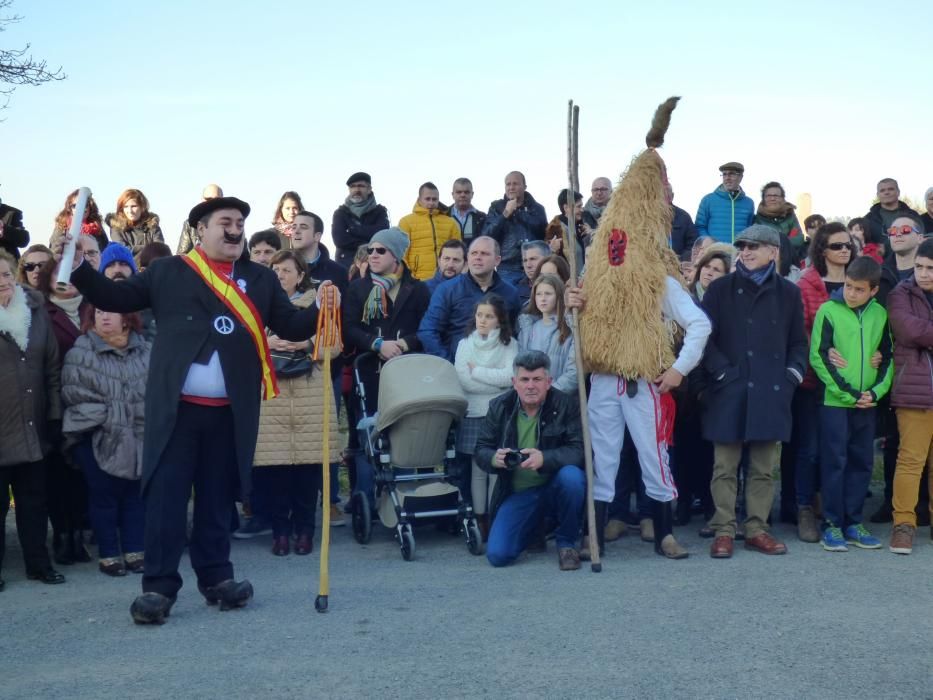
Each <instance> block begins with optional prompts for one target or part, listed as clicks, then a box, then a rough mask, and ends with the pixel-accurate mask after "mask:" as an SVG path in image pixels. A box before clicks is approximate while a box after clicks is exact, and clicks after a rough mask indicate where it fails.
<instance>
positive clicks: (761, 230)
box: [735, 224, 781, 248]
mask: <svg viewBox="0 0 933 700" xmlns="http://www.w3.org/2000/svg"><path fill="white" fill-rule="evenodd" d="M739 241H748V242H749V243H761V244H762V245H773V246H774V247H775V248H780V247H781V234H780V232H779V231H778V230H777V229H776V228H771V227H770V226H765V225H764V224H752V225H751V226H749V227H748V228H747V229H745V230H744V231H742V233H740V234H739V235H738V236H736V237H735V242H736V243H738V242H739Z"/></svg>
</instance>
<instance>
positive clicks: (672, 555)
mask: <svg viewBox="0 0 933 700" xmlns="http://www.w3.org/2000/svg"><path fill="white" fill-rule="evenodd" d="M651 519H652V521H654V551H655V552H656V553H658V554H660V555H661V556H662V557H667V558H668V559H686V558H687V556H688V552H687V550H685V549H684V548H683V547H681V546H680V545H679V544H678V543H677V540H676V539H674V513H673V508H671V503H670V501H667V502H665V503H662V502H661V501H655V500H652V501H651ZM665 540H666V541H665Z"/></svg>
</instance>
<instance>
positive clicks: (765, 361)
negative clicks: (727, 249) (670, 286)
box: [691, 273, 808, 443]
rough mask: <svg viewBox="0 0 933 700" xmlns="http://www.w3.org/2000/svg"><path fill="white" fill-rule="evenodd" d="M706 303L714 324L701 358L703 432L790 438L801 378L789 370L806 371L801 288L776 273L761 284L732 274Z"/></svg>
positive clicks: (720, 436)
mask: <svg viewBox="0 0 933 700" xmlns="http://www.w3.org/2000/svg"><path fill="white" fill-rule="evenodd" d="M703 309H704V310H705V311H706V313H707V314H708V315H709V317H710V320H711V321H712V323H713V332H712V334H711V335H710V337H709V340H708V341H707V343H706V352H705V354H704V356H703V361H702V363H701V372H702V374H703V375H705V376H703V377H702V379H703V380H704V381H703V386H704V389H703V391H702V392H701V394H700V402H701V407H702V419H703V437H704V438H705V439H706V440H709V441H711V442H720V443H730V442H746V441H780V442H788V441H789V440H790V434H791V412H790V403H791V398H793V395H794V390H795V389H796V387H797V385H798V384H799V382H800V380H799V379H798V378H797V377H796V376H795V375H794V373H793V372H790V371H789V370H790V369H791V368H792V369H794V370H795V371H796V372H797V373H798V374H799V376H800V377H803V376H804V375H805V374H806V369H807V354H808V352H807V350H808V348H807V336H806V334H805V333H804V329H803V305H802V303H801V301H800V290H799V289H798V288H797V286H796V285H794V284H792V283H790V282H788V281H787V280H785V279H783V278H782V277H780V276H778V275H777V274H775V273H772V274H771V276H770V277H769V278H768V280H767V281H765V283H764V284H763V285H762V286H760V287H759V286H757V285H756V284H755V283H754V282H752V281H751V280H750V279H747V278H745V277H743V276H741V275H740V274H738V273H732V274H729V275H726V276H725V277H722V278H720V279H718V280H716V281H715V282H713V283H712V284H711V285H710V286H709V289H708V290H706V293H705V294H704V295H703ZM691 376H692V375H691Z"/></svg>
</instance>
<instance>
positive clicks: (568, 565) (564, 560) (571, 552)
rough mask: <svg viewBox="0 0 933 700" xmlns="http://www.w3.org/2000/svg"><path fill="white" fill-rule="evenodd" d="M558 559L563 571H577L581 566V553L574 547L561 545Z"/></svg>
mask: <svg viewBox="0 0 933 700" xmlns="http://www.w3.org/2000/svg"><path fill="white" fill-rule="evenodd" d="M557 561H558V562H559V565H560V570H561V571H576V570H577V569H579V568H580V553H579V552H577V550H575V549H574V548H573V547H561V548H560V549H558V550H557Z"/></svg>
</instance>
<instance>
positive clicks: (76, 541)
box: [71, 530, 91, 564]
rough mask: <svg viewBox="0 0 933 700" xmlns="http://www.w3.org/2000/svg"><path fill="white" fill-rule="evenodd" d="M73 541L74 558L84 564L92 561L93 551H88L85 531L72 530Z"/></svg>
mask: <svg viewBox="0 0 933 700" xmlns="http://www.w3.org/2000/svg"><path fill="white" fill-rule="evenodd" d="M71 541H72V543H73V544H72V551H73V552H74V560H75V561H76V562H79V563H82V564H85V563H87V562H89V561H91V553H90V552H89V551H87V547H85V546H84V533H83V532H82V531H81V530H74V531H72V533H71Z"/></svg>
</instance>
